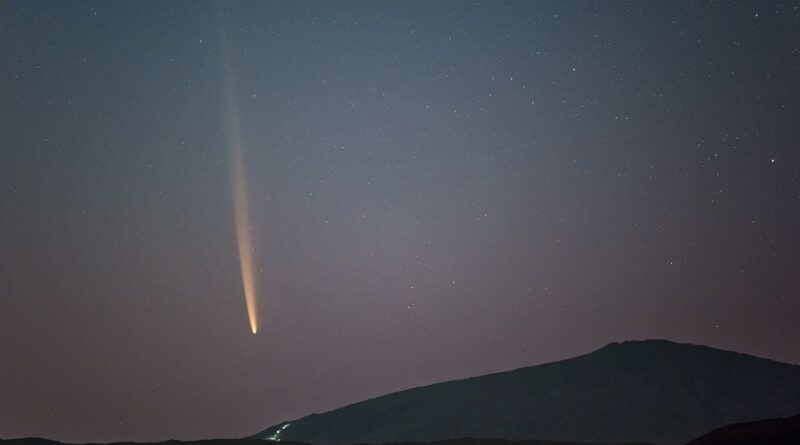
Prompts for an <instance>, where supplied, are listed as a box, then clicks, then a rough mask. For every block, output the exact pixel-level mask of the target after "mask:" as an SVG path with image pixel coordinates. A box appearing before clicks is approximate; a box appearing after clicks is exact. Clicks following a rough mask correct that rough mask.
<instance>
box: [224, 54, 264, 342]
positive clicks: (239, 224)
mask: <svg viewBox="0 0 800 445" xmlns="http://www.w3.org/2000/svg"><path fill="white" fill-rule="evenodd" d="M226 43H227V42H226ZM222 64H223V69H224V71H225V72H224V81H225V99H226V104H225V105H226V107H225V115H226V124H227V127H226V130H227V135H228V149H229V150H230V161H229V162H230V179H231V193H232V195H233V216H234V219H235V221H236V240H237V243H238V245H239V263H240V265H241V269H242V284H243V287H244V298H245V303H246V304H247V316H248V319H249V320H250V330H251V331H253V334H255V333H256V332H258V298H257V292H256V280H255V274H254V272H253V270H254V265H253V249H254V248H253V242H252V239H251V236H250V231H251V230H252V225H251V223H250V208H249V205H248V199H247V175H246V174H245V168H244V159H243V157H244V155H243V148H242V131H241V126H240V123H239V107H238V104H237V101H236V88H235V85H234V81H233V69H232V66H231V61H230V53H229V48H228V45H224V46H223V48H222Z"/></svg>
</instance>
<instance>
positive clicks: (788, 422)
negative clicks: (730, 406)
mask: <svg viewBox="0 0 800 445" xmlns="http://www.w3.org/2000/svg"><path fill="white" fill-rule="evenodd" d="M797 444H800V415H796V416H793V417H789V418H785V419H767V420H759V421H757V422H744V423H735V424H733V425H728V426H724V427H722V428H717V429H715V430H714V431H712V432H710V433H708V434H705V435H703V436H701V437H699V438H697V439H695V440H693V441H691V442H689V444H688V445H797Z"/></svg>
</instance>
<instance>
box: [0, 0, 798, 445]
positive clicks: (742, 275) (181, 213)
mask: <svg viewBox="0 0 800 445" xmlns="http://www.w3.org/2000/svg"><path fill="white" fill-rule="evenodd" d="M225 48H227V50H225ZM223 52H226V53H227V55H226V56H225V57H223V56H222V55H221V53H223ZM226 60H227V65H228V69H227V70H226V69H225V67H224V66H223V65H226V62H225V61H226ZM226 73H227V74H226ZM228 75H229V78H228V80H226V76H228ZM228 81H230V84H231V85H232V88H229V86H231V85H227V86H226V82H228ZM231 104H233V106H235V107H236V108H238V113H237V114H236V119H233V120H234V121H236V122H235V123H236V124H237V125H238V127H239V128H240V130H241V131H240V132H238V133H237V134H238V135H239V136H240V137H241V149H242V164H243V166H244V171H245V173H246V176H247V181H246V183H245V187H246V190H247V194H248V195H249V196H248V206H249V211H250V220H251V221H250V226H251V227H252V228H251V232H250V235H251V236H252V241H253V252H254V275H255V279H256V281H257V282H258V288H259V289H258V304H259V311H258V316H259V319H260V329H259V332H258V334H257V335H253V334H252V333H251V331H250V326H249V324H248V315H247V310H246V306H245V300H244V296H243V288H242V277H241V272H240V263H239V254H238V248H237V238H236V224H235V222H234V210H233V207H234V204H233V199H232V196H231V195H232V191H231V187H232V184H231V178H230V176H231V175H230V173H231V168H230V165H229V164H230V160H231V142H230V141H231V139H232V137H231V135H232V127H233V126H232V125H231V122H232V119H231V113H232V112H231V109H232V108H231ZM798 141H800V5H798V3H797V2H788V1H787V2H765V1H753V2H744V3H742V2H729V1H720V2H691V3H690V2H665V3H658V2H650V1H647V2H641V3H628V2H616V1H615V2H609V3H595V2H585V3H580V2H560V1H557V2H539V1H537V2H495V1H482V2H468V1H458V2H447V1H437V2H411V1H402V2H400V1H398V2H342V3H335V2H329V1H321V2H315V3H312V2H261V1H257V2H231V3H211V2H155V3H151V2H144V1H137V2H63V1H52V2H38V1H2V2H0V394H2V396H0V437H3V438H11V437H19V436H45V437H49V438H53V439H59V440H64V441H111V440H159V439H167V438H179V439H191V438H210V437H220V436H242V435H247V434H251V433H254V432H256V431H259V430H260V429H262V428H265V427H267V426H269V425H271V424H274V423H276V422H278V421H281V420H288V419H293V418H297V417H300V416H303V415H306V414H309V413H312V412H320V411H324V410H328V409H332V408H336V407H338V406H341V405H343V404H346V403H350V402H355V401H358V400H361V399H364V398H367V397H372V396H376V395H380V394H383V393H386V392H390V391H395V390H399V389H404V388H408V387H410V386H416V385H423V384H428V383H433V382H437V381H442V380H447V379H452V378H459V377H466V376H473V375H478V374H483V373H488V372H493V371H500V370H507V369H510V368H514V367H520V366H527V365H532V364H537V363H542V362H546V361H551V360H555V359H561V358H566V357H570V356H574V355H578V354H581V353H585V352H589V351H591V350H593V349H595V348H598V347H600V346H602V345H604V344H606V343H608V342H611V341H620V340H626V339H643V338H667V339H672V340H677V341H685V342H691V343H702V344H707V345H710V346H715V347H721V348H726V349H733V350H737V351H741V352H746V353H751V354H756V355H760V356H764V357H769V358H773V359H776V360H781V361H786V362H791V363H800V345H799V344H798V338H800V323H798V317H800V142H798Z"/></svg>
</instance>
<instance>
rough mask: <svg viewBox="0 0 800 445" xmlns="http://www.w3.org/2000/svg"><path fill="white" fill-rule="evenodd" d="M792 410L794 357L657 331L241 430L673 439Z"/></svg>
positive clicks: (355, 438)
mask: <svg viewBox="0 0 800 445" xmlns="http://www.w3.org/2000/svg"><path fill="white" fill-rule="evenodd" d="M798 412H800V366H797V365H790V364H785V363H780V362H776V361H772V360H767V359H763V358H758V357H753V356H749V355H745V354H740V353H736V352H729V351H722V350H718V349H713V348H709V347H705V346H696V345H689V344H679V343H673V342H669V341H664V340H647V341H630V342H624V343H612V344H609V345H607V346H605V347H603V348H601V349H599V350H597V351H594V352H592V353H590V354H586V355H582V356H579V357H576V358H572V359H568V360H563V361H558V362H554V363H547V364H543V365H538V366H532V367H526V368H520V369H516V370H513V371H507V372H501V373H497V374H489V375H484V376H480V377H473V378H468V379H463V380H454V381H449V382H444V383H438V384H434V385H430V386H424V387H418V388H413V389H409V390H405V391H400V392H397V393H393V394H388V395H384V396H381V397H377V398H373V399H369V400H366V401H363V402H359V403H355V404H353V405H349V406H345V407H343V408H339V409H336V410H333V411H329V412H326V413H323V414H312V415H309V416H307V417H303V418H301V419H298V420H293V421H290V422H282V423H280V424H277V425H274V426H272V427H270V428H268V429H266V430H264V431H262V432H260V433H258V434H256V435H254V436H253V437H255V438H272V439H277V440H281V441H283V440H290V441H301V442H310V443H313V444H315V445H350V444H355V443H387V442H408V441H420V442H431V441H438V440H447V439H453V438H461V437H485V438H502V439H508V440H552V441H576V442H598V443H599V442H615V443H621V442H647V443H654V444H670V445H671V444H684V443H686V442H688V441H689V440H691V439H693V438H696V437H698V436H700V435H701V434H704V433H706V432H708V431H711V430H712V429H714V428H717V427H719V426H720V425H726V424H730V423H734V422H743V421H752V420H757V419H764V418H773V417H786V416H790V415H793V414H796V413H798Z"/></svg>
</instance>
